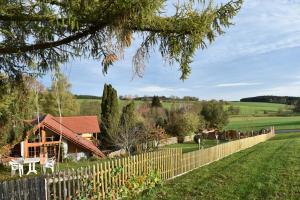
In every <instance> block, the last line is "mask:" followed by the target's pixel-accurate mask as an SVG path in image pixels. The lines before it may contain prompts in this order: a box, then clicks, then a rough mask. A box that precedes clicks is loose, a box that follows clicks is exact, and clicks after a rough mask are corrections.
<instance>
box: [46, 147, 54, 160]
mask: <svg viewBox="0 0 300 200" xmlns="http://www.w3.org/2000/svg"><path fill="white" fill-rule="evenodd" d="M54 148H55V147H54V146H49V147H47V153H48V158H52V157H54V156H55V150H54Z"/></svg>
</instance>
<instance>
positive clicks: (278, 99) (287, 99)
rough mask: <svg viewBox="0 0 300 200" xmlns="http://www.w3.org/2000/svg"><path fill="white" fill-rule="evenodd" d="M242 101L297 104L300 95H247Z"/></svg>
mask: <svg viewBox="0 0 300 200" xmlns="http://www.w3.org/2000/svg"><path fill="white" fill-rule="evenodd" d="M240 101H241V102H265V103H280V104H287V105H295V104H297V102H298V101H300V97H292V96H272V95H266V96H256V97H247V98H242V99H241V100H240Z"/></svg>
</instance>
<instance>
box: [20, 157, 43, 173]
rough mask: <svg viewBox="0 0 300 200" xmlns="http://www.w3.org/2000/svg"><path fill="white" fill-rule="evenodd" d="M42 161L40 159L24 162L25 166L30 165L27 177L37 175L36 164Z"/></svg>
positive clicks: (29, 159) (27, 159)
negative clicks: (31, 174)
mask: <svg viewBox="0 0 300 200" xmlns="http://www.w3.org/2000/svg"><path fill="white" fill-rule="evenodd" d="M40 160H41V159H40V158H26V159H25V160H24V164H29V170H28V172H27V174H26V175H28V174H30V173H35V174H37V171H36V169H35V163H38V162H40Z"/></svg>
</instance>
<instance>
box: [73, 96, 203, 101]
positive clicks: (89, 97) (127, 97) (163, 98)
mask: <svg viewBox="0 0 300 200" xmlns="http://www.w3.org/2000/svg"><path fill="white" fill-rule="evenodd" d="M75 97H76V99H102V97H100V96H93V95H75ZM119 98H120V99H121V100H129V99H133V100H140V101H152V98H153V96H144V97H137V96H120V97H119ZM159 99H160V100H162V101H173V100H179V101H198V100H199V99H198V98H197V97H191V96H185V97H182V98H180V97H176V96H171V97H165V96H159Z"/></svg>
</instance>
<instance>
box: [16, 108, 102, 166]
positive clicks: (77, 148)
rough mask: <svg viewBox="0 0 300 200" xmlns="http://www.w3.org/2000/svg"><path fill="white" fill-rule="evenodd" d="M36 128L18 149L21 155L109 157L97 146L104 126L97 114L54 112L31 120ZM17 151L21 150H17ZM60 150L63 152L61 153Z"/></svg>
mask: <svg viewBox="0 0 300 200" xmlns="http://www.w3.org/2000/svg"><path fill="white" fill-rule="evenodd" d="M28 123H30V124H31V125H32V127H33V128H32V129H31V130H30V131H28V132H27V135H26V138H25V140H24V141H22V142H21V143H20V144H19V145H17V146H16V149H20V152H19V154H20V156H22V157H24V158H30V157H48V158H50V157H55V158H56V159H59V160H61V159H60V158H70V157H71V158H73V159H75V160H79V159H81V158H87V157H90V156H92V155H94V156H97V157H100V158H102V157H105V156H104V154H103V153H102V152H101V151H100V150H99V149H98V147H97V141H98V140H97V138H98V137H99V134H100V127H99V123H98V119H97V116H74V117H61V118H60V117H54V116H52V115H50V114H48V115H46V116H44V117H42V118H40V119H39V120H38V119H35V120H31V121H28ZM15 152H17V151H15ZM59 152H60V153H59Z"/></svg>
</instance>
